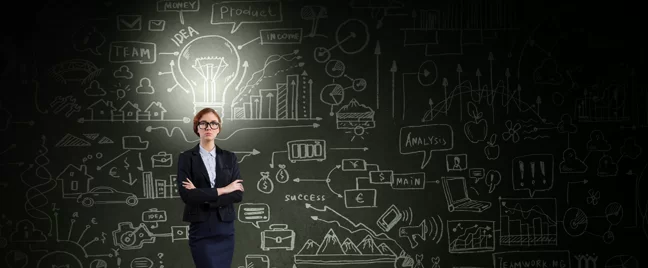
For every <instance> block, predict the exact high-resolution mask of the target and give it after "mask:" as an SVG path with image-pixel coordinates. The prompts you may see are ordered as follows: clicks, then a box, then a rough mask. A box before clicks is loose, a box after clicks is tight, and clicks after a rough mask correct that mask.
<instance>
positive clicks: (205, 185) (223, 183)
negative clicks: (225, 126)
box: [177, 108, 243, 268]
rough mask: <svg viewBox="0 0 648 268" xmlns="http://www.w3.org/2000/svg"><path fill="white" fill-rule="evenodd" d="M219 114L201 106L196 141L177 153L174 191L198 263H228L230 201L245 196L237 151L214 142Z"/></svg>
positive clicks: (207, 266) (202, 266) (209, 266)
mask: <svg viewBox="0 0 648 268" xmlns="http://www.w3.org/2000/svg"><path fill="white" fill-rule="evenodd" d="M220 127H221V118H220V116H219V115H218V113H216V111H215V110H214V109H211V108H204V109H202V110H201V111H199V112H198V113H197V114H196V116H195V117H194V120H193V130H194V133H196V135H198V137H200V143H199V144H197V145H196V146H195V147H193V148H192V149H189V150H187V151H184V152H182V153H181V154H180V157H179V158H178V176H177V183H178V192H179V193H180V197H181V198H182V201H183V202H184V203H185V207H184V214H183V216H182V220H183V221H185V222H189V223H190V225H189V246H190V249H191V255H192V257H193V261H194V264H195V265H196V267H199V268H214V267H218V268H222V267H230V266H231V264H232V257H233V255H234V219H236V214H235V211H234V205H233V204H234V203H239V202H241V200H242V199H243V184H242V182H243V180H241V179H240V178H241V174H240V171H239V166H238V161H237V159H236V155H235V154H234V153H232V152H230V151H226V150H223V149H221V148H220V147H218V146H216V143H215V141H214V140H215V139H216V136H218V133H220V130H221V128H220Z"/></svg>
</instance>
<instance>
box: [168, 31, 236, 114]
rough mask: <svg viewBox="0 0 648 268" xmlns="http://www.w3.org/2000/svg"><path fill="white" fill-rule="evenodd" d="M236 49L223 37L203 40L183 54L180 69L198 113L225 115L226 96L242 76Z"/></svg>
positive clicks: (179, 57) (200, 38) (212, 36)
mask: <svg viewBox="0 0 648 268" xmlns="http://www.w3.org/2000/svg"><path fill="white" fill-rule="evenodd" d="M239 62H240V58H239V54H238V51H237V50H236V47H235V46H234V45H233V44H232V42H230V41H229V40H227V39H226V38H224V37H222V36H220V35H206V36H200V37H198V38H196V39H194V40H191V42H189V43H187V45H186V46H185V47H184V48H183V49H182V51H180V54H179V55H178V69H179V71H180V74H181V76H182V78H183V79H184V80H185V81H184V82H185V84H188V85H189V87H190V89H191V92H192V94H193V98H194V113H196V112H198V111H200V110H201V109H203V108H206V107H209V108H213V109H215V110H216V111H217V112H218V113H219V114H220V115H221V116H224V115H223V113H224V111H225V108H224V106H225V93H226V92H227V90H228V89H229V87H230V86H231V85H232V83H233V82H234V79H235V78H236V76H237V75H238V72H239V65H240V64H239Z"/></svg>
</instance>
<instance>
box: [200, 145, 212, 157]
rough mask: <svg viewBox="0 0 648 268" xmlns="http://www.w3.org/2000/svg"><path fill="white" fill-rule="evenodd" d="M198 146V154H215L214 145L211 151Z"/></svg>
mask: <svg viewBox="0 0 648 268" xmlns="http://www.w3.org/2000/svg"><path fill="white" fill-rule="evenodd" d="M198 148H200V154H207V155H211V156H215V155H216V146H214V148H213V149H212V150H211V151H207V150H205V148H203V147H202V146H200V145H198Z"/></svg>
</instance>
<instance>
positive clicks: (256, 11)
mask: <svg viewBox="0 0 648 268" xmlns="http://www.w3.org/2000/svg"><path fill="white" fill-rule="evenodd" d="M282 21H283V14H282V12H281V2H280V1H238V2H234V1H223V2H219V3H216V4H213V5H212V12H211V24H214V25H219V24H232V31H231V33H234V32H236V31H238V29H239V28H240V27H241V25H243V24H244V23H269V22H282Z"/></svg>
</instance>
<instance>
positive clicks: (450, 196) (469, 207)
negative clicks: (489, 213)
mask: <svg viewBox="0 0 648 268" xmlns="http://www.w3.org/2000/svg"><path fill="white" fill-rule="evenodd" d="M441 183H442V184H443V192H444V193H445V197H446V202H448V211H450V212H453V211H469V212H482V211H484V210H486V209H488V208H490V207H491V203H490V202H488V201H479V200H472V199H470V197H468V189H467V188H466V179H465V178H464V177H442V178H441Z"/></svg>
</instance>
